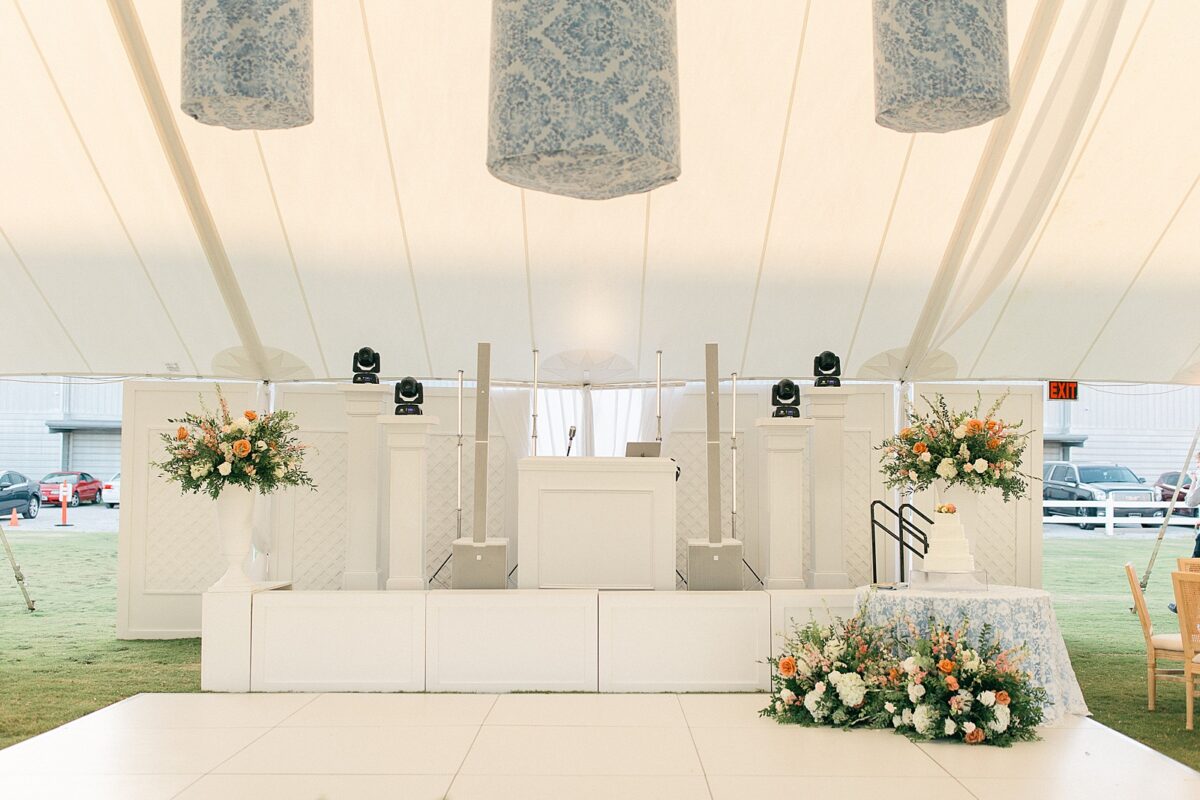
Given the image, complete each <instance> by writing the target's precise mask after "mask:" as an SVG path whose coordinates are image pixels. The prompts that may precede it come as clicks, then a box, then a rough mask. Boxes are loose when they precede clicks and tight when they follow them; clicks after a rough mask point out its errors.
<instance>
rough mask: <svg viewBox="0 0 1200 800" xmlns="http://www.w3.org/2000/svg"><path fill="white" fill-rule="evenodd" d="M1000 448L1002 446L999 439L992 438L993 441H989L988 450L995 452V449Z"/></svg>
mask: <svg viewBox="0 0 1200 800" xmlns="http://www.w3.org/2000/svg"><path fill="white" fill-rule="evenodd" d="M999 446H1000V440H999V439H997V438H995V437H992V438H991V439H988V449H989V450H995V449H996V448H997V447H999Z"/></svg>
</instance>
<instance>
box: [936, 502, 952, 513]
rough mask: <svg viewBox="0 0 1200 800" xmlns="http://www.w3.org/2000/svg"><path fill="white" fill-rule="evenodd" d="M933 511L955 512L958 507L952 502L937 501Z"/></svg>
mask: <svg viewBox="0 0 1200 800" xmlns="http://www.w3.org/2000/svg"><path fill="white" fill-rule="evenodd" d="M933 510H934V513H937V514H957V513H958V508H957V507H956V506H955V505H954V503H938V504H937V505H936V506H934V507H933Z"/></svg>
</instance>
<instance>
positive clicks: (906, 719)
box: [900, 708, 913, 725]
mask: <svg viewBox="0 0 1200 800" xmlns="http://www.w3.org/2000/svg"><path fill="white" fill-rule="evenodd" d="M900 721H901V722H903V723H904V724H905V725H912V721H913V714H912V709H911V708H906V709H904V711H903V713H901V714H900Z"/></svg>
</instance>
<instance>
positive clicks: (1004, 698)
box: [996, 689, 1012, 706]
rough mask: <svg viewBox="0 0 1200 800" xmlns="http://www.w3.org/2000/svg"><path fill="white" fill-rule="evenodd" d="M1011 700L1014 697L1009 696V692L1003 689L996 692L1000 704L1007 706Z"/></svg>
mask: <svg viewBox="0 0 1200 800" xmlns="http://www.w3.org/2000/svg"><path fill="white" fill-rule="evenodd" d="M1011 701H1012V698H1011V697H1009V696H1008V692H1006V691H1004V690H1003V689H1001V690H1000V691H998V692H996V702H997V703H999V704H1000V705H1002V706H1006V705H1008V704H1009V703H1010V702H1011Z"/></svg>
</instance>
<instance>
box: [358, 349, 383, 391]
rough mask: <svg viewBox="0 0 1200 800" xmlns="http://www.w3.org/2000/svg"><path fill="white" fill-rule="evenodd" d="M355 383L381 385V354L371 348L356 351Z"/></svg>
mask: <svg viewBox="0 0 1200 800" xmlns="http://www.w3.org/2000/svg"><path fill="white" fill-rule="evenodd" d="M354 383H379V353H376V352H375V351H374V350H372V349H371V348H369V347H360V348H359V349H358V350H356V351H355V353H354Z"/></svg>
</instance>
